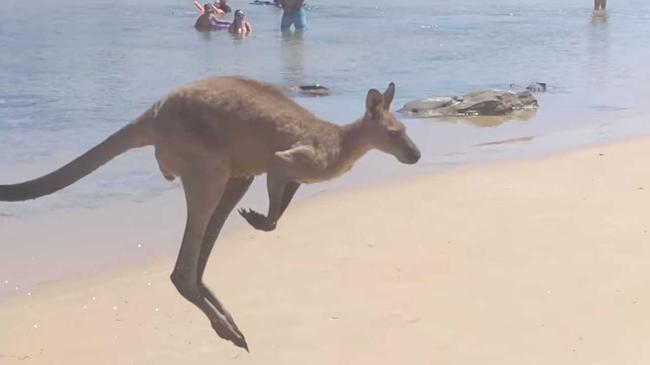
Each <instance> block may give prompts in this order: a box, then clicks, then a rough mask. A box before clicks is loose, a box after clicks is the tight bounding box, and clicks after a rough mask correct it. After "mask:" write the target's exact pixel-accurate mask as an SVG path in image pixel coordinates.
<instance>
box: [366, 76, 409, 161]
mask: <svg viewBox="0 0 650 365" xmlns="http://www.w3.org/2000/svg"><path fill="white" fill-rule="evenodd" d="M394 96H395V84H394V83H392V82H391V83H390V84H389V85H388V89H386V91H385V92H384V94H383V95H382V93H381V92H379V91H378V90H375V89H370V90H369V91H368V96H367V97H366V114H365V115H364V116H363V119H362V123H363V125H364V130H365V134H366V136H367V138H368V141H369V142H370V145H371V146H372V147H373V148H376V149H378V150H380V151H382V152H385V153H388V154H391V155H393V156H395V158H397V159H398V160H399V161H400V162H402V163H406V164H414V163H416V162H418V160H419V159H420V150H419V149H418V148H417V146H416V145H415V143H413V141H411V139H410V138H409V136H408V135H407V134H406V127H405V126H404V124H402V122H400V121H399V120H398V119H397V118H395V117H394V116H393V114H391V113H390V110H389V109H390V103H391V102H392V101H393V97H394Z"/></svg>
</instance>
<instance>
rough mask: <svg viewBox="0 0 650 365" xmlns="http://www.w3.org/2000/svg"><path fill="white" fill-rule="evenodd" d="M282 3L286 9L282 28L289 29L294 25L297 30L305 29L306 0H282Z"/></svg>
mask: <svg viewBox="0 0 650 365" xmlns="http://www.w3.org/2000/svg"><path fill="white" fill-rule="evenodd" d="M280 5H281V6H282V9H284V13H283V14H282V23H281V24H280V29H282V30H289V29H290V28H291V26H292V25H293V26H294V27H295V28H296V30H303V29H305V28H306V27H307V13H306V12H305V8H304V5H305V0H280Z"/></svg>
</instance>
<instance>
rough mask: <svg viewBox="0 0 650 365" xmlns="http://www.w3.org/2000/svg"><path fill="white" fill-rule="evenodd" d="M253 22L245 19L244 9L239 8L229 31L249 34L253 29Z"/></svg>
mask: <svg viewBox="0 0 650 365" xmlns="http://www.w3.org/2000/svg"><path fill="white" fill-rule="evenodd" d="M252 30H253V29H252V28H251V24H250V23H249V22H247V21H245V20H244V11H243V10H241V9H237V10H236V11H235V19H234V20H233V22H232V24H231V25H230V28H228V31H229V32H230V33H232V34H248V33H250V32H251V31H252Z"/></svg>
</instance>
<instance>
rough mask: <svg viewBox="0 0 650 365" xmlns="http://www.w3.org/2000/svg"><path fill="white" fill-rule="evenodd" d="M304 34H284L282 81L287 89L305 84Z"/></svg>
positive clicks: (292, 32) (295, 32) (293, 32)
mask: <svg viewBox="0 0 650 365" xmlns="http://www.w3.org/2000/svg"><path fill="white" fill-rule="evenodd" d="M303 38H304V32H303V31H284V32H282V66H283V69H282V79H283V81H284V83H285V86H287V87H294V86H298V85H301V84H303V81H304V77H305V75H304V68H303V62H304V39H303Z"/></svg>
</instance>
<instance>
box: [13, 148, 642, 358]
mask: <svg viewBox="0 0 650 365" xmlns="http://www.w3.org/2000/svg"><path fill="white" fill-rule="evenodd" d="M648 155H650V140H648V139H643V140H636V141H632V142H626V143H622V144H615V145H609V146H601V147H592V148H588V149H583V150H579V151H574V152H571V153H566V154H562V155H556V156H551V157H546V158H543V159H538V160H528V161H518V162H509V163H500V164H492V165H486V166H478V167H470V168H463V169H459V170H455V171H451V172H448V173H444V174H438V175H433V176H428V177H424V178H418V179H415V180H413V181H408V182H403V183H397V184H390V185H388V186H377V187H369V188H360V189H355V190H353V191H344V192H333V193H327V194H323V195H320V196H318V197H317V198H315V199H311V200H310V201H308V202H306V203H302V204H297V205H296V206H293V207H291V208H290V209H289V210H288V212H287V214H286V216H285V217H284V218H283V220H282V221H281V222H280V226H279V228H278V229H277V230H276V231H275V232H273V233H262V232H257V231H254V230H252V229H249V228H244V229H240V230H236V231H233V232H230V233H229V234H227V235H226V236H224V237H223V238H222V239H221V241H220V243H219V246H218V249H217V250H216V252H215V254H214V255H213V259H212V261H211V263H210V267H209V271H208V275H207V282H208V284H209V285H210V286H211V287H212V288H213V289H214V290H215V291H216V293H217V295H218V296H220V298H221V299H223V301H224V302H225V303H226V305H227V307H228V308H229V309H230V311H231V312H232V314H233V315H234V317H235V319H236V321H237V323H238V324H239V327H240V328H241V329H242V330H243V331H244V333H245V334H246V335H247V339H248V342H249V345H250V347H251V353H250V354H248V353H245V352H243V351H242V350H239V349H237V348H235V347H234V346H232V345H231V344H230V343H227V342H225V341H222V340H220V339H218V338H217V337H216V335H215V334H213V332H212V330H211V329H210V326H209V324H208V322H207V320H206V319H205V318H204V317H203V315H202V314H201V313H200V312H199V311H198V310H197V309H195V308H194V307H193V306H191V305H190V304H188V303H186V302H185V301H184V300H183V299H181V297H180V296H179V295H178V294H177V293H176V292H175V290H174V289H173V287H172V285H171V283H170V282H169V279H168V274H169V271H170V268H171V267H172V264H173V258H168V259H167V260H165V261H164V262H161V263H158V264H155V265H149V266H148V267H138V268H134V269H127V270H124V271H123V272H120V273H111V274H106V275H105V276H104V277H100V278H87V279H84V280H82V281H77V282H74V283H55V284H51V285H48V286H44V287H39V288H37V289H36V290H34V293H33V294H32V295H31V296H29V297H26V296H23V297H22V298H20V299H13V300H11V301H9V302H8V303H5V304H3V305H2V307H0V364H3V365H4V364H48V365H49V364H66V365H82V364H83V365H87V364H125V365H128V364H155V365H165V364H193V365H200V364H231V363H232V364H282V365H291V364H299V365H305V364H328V365H331V364H499V365H504V364H517V365H521V364H592V365H596V364H648V363H650V266H649V263H650V233H648V230H650V165H648V163H647V162H646V161H647V156H648ZM91 237H92V234H90V233H89V234H88V237H87V238H86V239H90V238H91Z"/></svg>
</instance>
